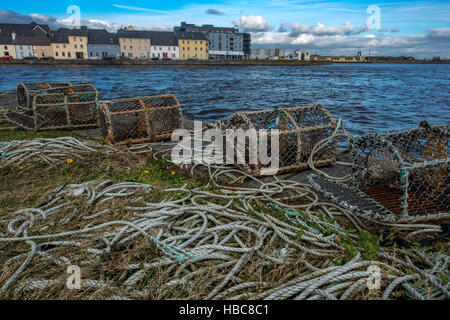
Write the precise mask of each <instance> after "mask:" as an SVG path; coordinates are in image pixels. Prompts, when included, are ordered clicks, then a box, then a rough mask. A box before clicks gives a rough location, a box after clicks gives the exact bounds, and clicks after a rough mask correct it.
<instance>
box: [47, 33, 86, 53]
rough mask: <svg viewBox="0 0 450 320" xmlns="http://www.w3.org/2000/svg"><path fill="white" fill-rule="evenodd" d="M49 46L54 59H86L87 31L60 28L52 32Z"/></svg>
mask: <svg viewBox="0 0 450 320" xmlns="http://www.w3.org/2000/svg"><path fill="white" fill-rule="evenodd" d="M51 46H52V50H53V54H54V58H55V59H87V57H88V29H87V27H81V29H67V28H60V29H58V30H57V31H54V32H52V40H51Z"/></svg>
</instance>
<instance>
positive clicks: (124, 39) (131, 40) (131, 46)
mask: <svg viewBox="0 0 450 320" xmlns="http://www.w3.org/2000/svg"><path fill="white" fill-rule="evenodd" d="M149 32H150V31H140V30H134V28H133V27H127V28H125V29H120V30H118V31H117V38H118V39H119V44H120V54H121V56H122V57H124V58H130V59H150V57H151V55H150V50H151V49H150V46H151V40H150V34H149Z"/></svg>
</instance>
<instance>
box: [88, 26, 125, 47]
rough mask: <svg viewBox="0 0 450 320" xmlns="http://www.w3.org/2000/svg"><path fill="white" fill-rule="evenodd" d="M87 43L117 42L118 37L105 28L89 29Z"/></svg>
mask: <svg viewBox="0 0 450 320" xmlns="http://www.w3.org/2000/svg"><path fill="white" fill-rule="evenodd" d="M88 43H89V44H119V39H118V38H117V35H116V34H114V33H110V32H108V31H106V30H105V29H89V30H88Z"/></svg>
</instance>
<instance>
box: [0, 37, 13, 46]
mask: <svg viewBox="0 0 450 320" xmlns="http://www.w3.org/2000/svg"><path fill="white" fill-rule="evenodd" d="M0 44H2V45H5V44H14V43H13V39H12V38H11V35H0Z"/></svg>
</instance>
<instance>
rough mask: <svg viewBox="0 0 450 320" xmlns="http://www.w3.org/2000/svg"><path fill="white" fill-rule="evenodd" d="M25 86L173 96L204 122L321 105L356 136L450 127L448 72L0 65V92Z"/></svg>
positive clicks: (435, 68)
mask: <svg viewBox="0 0 450 320" xmlns="http://www.w3.org/2000/svg"><path fill="white" fill-rule="evenodd" d="M20 81H71V82H74V83H77V82H90V83H92V84H94V85H95V86H96V87H97V88H98V89H99V90H100V92H101V95H102V98H119V97H132V96H142V95H155V94H161V93H173V94H175V95H176V96H177V97H178V99H179V100H180V101H181V104H182V106H183V112H184V114H185V115H186V116H187V118H190V119H198V120H205V121H206V120H225V119H227V118H228V116H229V115H230V114H232V113H234V112H236V111H246V110H257V109H267V108H273V107H275V106H296V105H305V104H311V103H319V102H321V103H324V104H325V106H326V107H327V108H328V109H329V110H330V111H331V113H332V114H333V115H334V116H335V117H336V118H338V117H342V118H343V119H344V123H345V125H346V127H347V128H348V131H350V132H351V133H352V134H361V133H364V132H369V131H386V130H397V129H403V128H409V127H411V126H416V125H417V124H418V123H419V122H420V121H421V120H428V121H429V122H430V123H448V122H450V89H449V88H450V65H411V64H348V65H346V64H335V65H326V66H308V67H302V66H298V67H296V66H295V67H293V66H280V67H278V66H260V67H258V66H228V67H227V66H195V67H186V66H156V67H155V66H153V67H146V66H50V67H49V66H38V65H37V66H0V90H6V89H9V88H11V87H14V86H16V85H17V83H18V82H20Z"/></svg>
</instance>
